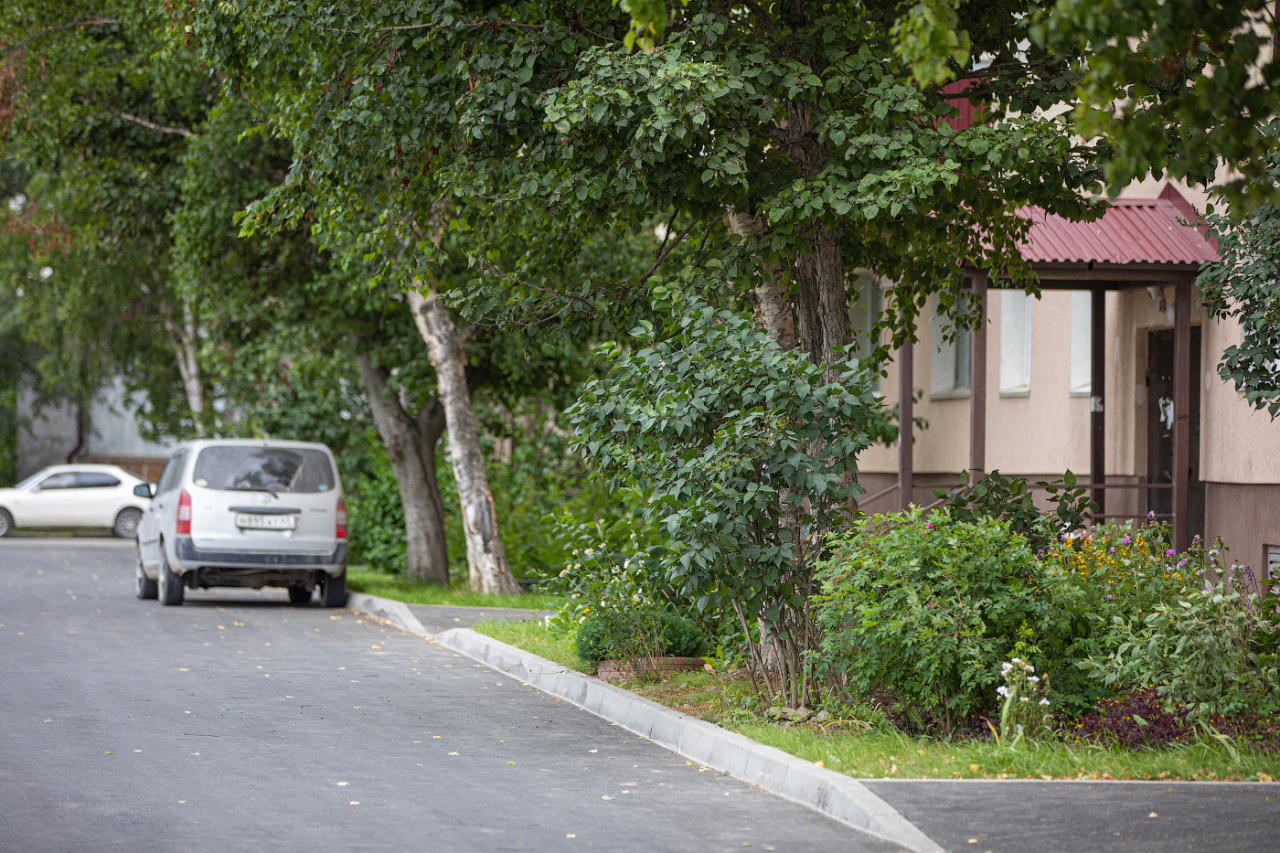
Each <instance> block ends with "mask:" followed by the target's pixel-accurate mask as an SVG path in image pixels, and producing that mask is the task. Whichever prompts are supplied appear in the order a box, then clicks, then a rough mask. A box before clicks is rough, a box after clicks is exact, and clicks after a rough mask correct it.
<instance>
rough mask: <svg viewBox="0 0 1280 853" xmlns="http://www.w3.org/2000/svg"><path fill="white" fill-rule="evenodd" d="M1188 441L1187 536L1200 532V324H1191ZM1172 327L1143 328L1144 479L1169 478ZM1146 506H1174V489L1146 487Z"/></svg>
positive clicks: (1160, 509) (1164, 511)
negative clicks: (1189, 469) (1145, 362)
mask: <svg viewBox="0 0 1280 853" xmlns="http://www.w3.org/2000/svg"><path fill="white" fill-rule="evenodd" d="M1190 378H1191V446H1190V447H1189V448H1187V455H1188V459H1189V460H1190V462H1189V464H1190V465H1191V472H1190V476H1189V478H1188V495H1187V503H1188V510H1187V514H1188V518H1187V536H1188V538H1189V537H1192V536H1199V537H1201V538H1203V537H1204V483H1202V482H1200V382H1201V374H1200V327H1199V326H1192V327H1191V377H1190ZM1173 420H1174V411H1173V329H1162V330H1160V331H1157V332H1149V333H1148V334H1147V482H1149V483H1172V482H1173ZM1147 509H1148V510H1150V511H1152V512H1154V513H1156V514H1157V515H1168V514H1171V513H1172V512H1173V490H1172V489H1152V490H1151V491H1149V492H1147Z"/></svg>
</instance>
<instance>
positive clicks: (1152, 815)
mask: <svg viewBox="0 0 1280 853" xmlns="http://www.w3.org/2000/svg"><path fill="white" fill-rule="evenodd" d="M1147 817H1160V815H1158V814H1156V813H1155V812H1152V813H1151V814H1149V815H1147Z"/></svg>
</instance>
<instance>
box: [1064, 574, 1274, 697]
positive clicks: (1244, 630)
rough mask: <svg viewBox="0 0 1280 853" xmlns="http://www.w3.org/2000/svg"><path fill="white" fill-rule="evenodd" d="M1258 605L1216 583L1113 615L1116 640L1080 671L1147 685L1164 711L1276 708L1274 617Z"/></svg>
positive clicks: (1109, 681)
mask: <svg viewBox="0 0 1280 853" xmlns="http://www.w3.org/2000/svg"><path fill="white" fill-rule="evenodd" d="M1261 604H1262V602H1261V601H1260V599H1259V598H1258V597H1257V596H1255V595H1248V596H1244V595H1241V594H1240V593H1239V592H1237V591H1235V590H1233V589H1231V588H1230V587H1229V586H1225V585H1223V584H1209V585H1206V586H1204V587H1203V588H1201V589H1194V588H1193V589H1189V590H1186V591H1184V593H1183V594H1182V595H1179V596H1178V597H1177V599H1176V600H1175V601H1173V602H1168V603H1165V602H1162V603H1158V604H1156V605H1154V606H1153V607H1152V609H1151V610H1150V612H1148V613H1146V614H1145V615H1140V616H1138V615H1135V616H1134V617H1132V618H1130V619H1129V620H1127V621H1124V620H1120V619H1119V617H1117V625H1118V626H1120V629H1121V630H1120V636H1121V640H1122V641H1121V642H1120V643H1119V644H1118V645H1117V646H1116V647H1115V649H1114V651H1111V650H1110V649H1107V650H1105V651H1103V652H1100V653H1098V654H1095V655H1093V656H1090V657H1089V658H1087V659H1086V660H1085V661H1084V662H1083V663H1082V668H1084V669H1085V670H1086V671H1088V672H1090V674H1092V675H1093V676H1094V677H1096V678H1100V679H1102V680H1103V681H1104V682H1105V683H1107V684H1109V685H1116V686H1119V687H1128V686H1132V685H1143V684H1149V685H1154V686H1155V689H1156V691H1157V693H1158V694H1159V695H1160V697H1161V698H1162V700H1163V702H1164V706H1165V709H1166V710H1171V709H1172V708H1174V707H1176V706H1189V707H1190V708H1191V710H1192V712H1193V713H1194V714H1195V715H1197V716H1200V717H1205V716H1208V715H1209V714H1212V713H1222V714H1231V713H1234V712H1237V711H1242V710H1246V709H1250V708H1253V709H1258V710H1263V711H1276V710H1280V663H1278V661H1280V619H1278V618H1277V614H1276V613H1275V608H1274V607H1264V606H1261Z"/></svg>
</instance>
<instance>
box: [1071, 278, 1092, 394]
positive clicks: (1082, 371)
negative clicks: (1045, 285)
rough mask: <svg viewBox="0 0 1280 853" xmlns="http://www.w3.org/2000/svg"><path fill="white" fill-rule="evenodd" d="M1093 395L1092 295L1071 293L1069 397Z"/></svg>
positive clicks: (1074, 291)
mask: <svg viewBox="0 0 1280 853" xmlns="http://www.w3.org/2000/svg"><path fill="white" fill-rule="evenodd" d="M1092 395H1093V294H1092V293H1091V292H1089V291H1087V290H1073V291H1071V396H1072V397H1089V396H1092Z"/></svg>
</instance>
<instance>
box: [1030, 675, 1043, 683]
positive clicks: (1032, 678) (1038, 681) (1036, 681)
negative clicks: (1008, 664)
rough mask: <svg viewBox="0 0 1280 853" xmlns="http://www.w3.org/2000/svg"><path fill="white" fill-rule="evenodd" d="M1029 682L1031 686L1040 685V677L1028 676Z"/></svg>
mask: <svg viewBox="0 0 1280 853" xmlns="http://www.w3.org/2000/svg"><path fill="white" fill-rule="evenodd" d="M1027 682H1028V683H1029V684H1039V683H1040V676H1038V675H1028V676H1027Z"/></svg>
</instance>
